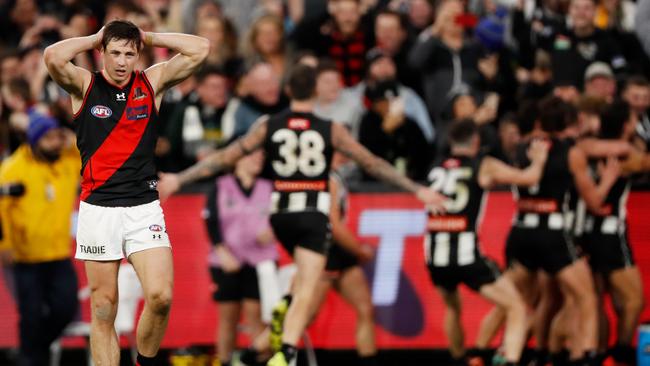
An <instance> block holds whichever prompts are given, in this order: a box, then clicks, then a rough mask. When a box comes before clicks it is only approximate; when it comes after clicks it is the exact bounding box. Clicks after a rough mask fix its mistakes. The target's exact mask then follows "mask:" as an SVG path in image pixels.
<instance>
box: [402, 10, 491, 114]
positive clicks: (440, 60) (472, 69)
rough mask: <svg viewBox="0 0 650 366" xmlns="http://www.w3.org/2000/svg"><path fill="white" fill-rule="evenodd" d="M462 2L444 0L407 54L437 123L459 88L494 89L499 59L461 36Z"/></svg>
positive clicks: (462, 29) (463, 30) (462, 32)
mask: <svg viewBox="0 0 650 366" xmlns="http://www.w3.org/2000/svg"><path fill="white" fill-rule="evenodd" d="M462 14H463V3H462V2H461V1H460V0H444V1H442V2H441V4H440V5H439V8H438V13H437V16H436V22H435V23H434V24H433V26H431V27H430V28H429V29H428V30H427V31H426V32H423V33H422V34H421V36H420V37H419V38H418V40H417V42H416V43H415V45H414V46H413V49H412V50H411V53H410V55H409V61H410V65H411V67H413V68H414V69H416V70H417V71H418V72H419V73H420V75H421V79H422V83H423V89H424V96H425V101H426V104H427V107H428V108H429V112H430V114H431V116H432V118H433V119H434V120H435V121H436V123H437V121H440V120H441V117H442V115H441V114H442V113H443V112H444V111H445V110H447V109H448V108H449V106H450V102H451V99H452V98H453V97H454V96H455V95H456V94H458V93H459V91H462V90H463V89H467V88H471V89H472V90H482V91H484V90H494V88H493V87H491V84H492V83H493V82H495V81H496V80H497V76H498V74H499V67H498V65H499V60H498V57H495V56H493V55H486V54H485V51H484V49H483V47H482V46H481V45H480V44H478V43H476V42H474V41H472V40H469V39H467V38H466V37H465V33H466V32H465V31H466V29H465V28H464V26H463V22H462V21H461V20H462V19H463V18H462V17H461V15H462Z"/></svg>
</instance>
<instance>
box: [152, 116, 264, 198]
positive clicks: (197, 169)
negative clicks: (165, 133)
mask: <svg viewBox="0 0 650 366" xmlns="http://www.w3.org/2000/svg"><path fill="white" fill-rule="evenodd" d="M267 120H268V116H263V117H261V118H260V119H258V120H257V122H255V124H254V125H253V126H252V127H251V129H250V130H249V131H248V133H247V134H246V135H245V136H243V137H242V138H240V139H238V140H237V141H235V142H233V143H231V144H230V145H228V146H226V147H225V148H223V149H220V150H217V151H215V152H213V153H211V154H209V155H208V156H206V157H205V158H203V159H202V160H201V161H199V162H197V163H196V164H194V165H192V166H191V167H189V168H187V169H185V170H183V171H182V172H180V173H178V174H170V173H161V174H160V180H159V181H158V194H159V195H160V199H161V200H165V199H166V198H167V197H169V196H170V195H171V194H173V193H174V192H176V191H178V190H179V189H180V188H181V187H182V186H184V185H186V184H188V183H191V182H194V181H196V180H199V179H202V178H207V177H209V176H211V175H213V174H215V173H217V172H218V171H220V170H222V169H224V168H226V167H229V166H232V165H234V164H235V163H236V162H237V160H239V159H240V158H241V157H242V156H244V155H247V154H250V153H251V152H253V151H255V150H257V149H258V148H260V147H261V146H262V144H263V143H264V139H265V138H266V129H267Z"/></svg>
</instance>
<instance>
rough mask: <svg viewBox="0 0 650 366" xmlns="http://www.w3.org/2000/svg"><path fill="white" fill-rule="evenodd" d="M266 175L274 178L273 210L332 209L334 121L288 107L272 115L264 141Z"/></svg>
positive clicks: (326, 212) (276, 211)
mask: <svg viewBox="0 0 650 366" xmlns="http://www.w3.org/2000/svg"><path fill="white" fill-rule="evenodd" d="M264 149H265V152H266V165H267V166H266V169H265V172H266V174H268V175H269V177H268V178H270V179H271V180H272V181H273V188H274V192H273V194H272V195H271V212H272V213H282V212H303V211H320V212H322V213H324V214H326V215H328V214H329V209H330V193H329V174H330V167H331V160H332V155H333V151H334V148H333V146H332V122H330V121H327V120H324V119H321V118H318V117H316V116H315V115H314V114H312V113H302V112H293V111H291V110H286V111H284V112H281V113H279V114H276V115H274V116H271V117H270V118H269V120H268V122H267V135H266V140H265V142H264Z"/></svg>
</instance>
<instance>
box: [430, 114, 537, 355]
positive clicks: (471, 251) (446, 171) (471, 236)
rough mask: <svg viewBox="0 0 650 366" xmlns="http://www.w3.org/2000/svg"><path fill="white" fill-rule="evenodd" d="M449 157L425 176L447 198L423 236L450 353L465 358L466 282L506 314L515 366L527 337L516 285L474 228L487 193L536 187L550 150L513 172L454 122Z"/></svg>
mask: <svg viewBox="0 0 650 366" xmlns="http://www.w3.org/2000/svg"><path fill="white" fill-rule="evenodd" d="M449 141H450V145H451V155H450V156H449V157H448V158H446V159H444V160H443V161H442V162H441V163H440V164H438V165H436V166H435V167H434V168H433V170H431V172H430V173H429V181H430V183H431V188H432V189H433V190H435V191H438V192H441V193H443V194H444V195H446V196H447V197H449V198H450V202H449V204H448V205H447V211H446V213H445V214H444V215H436V214H435V213H432V214H431V216H430V218H429V222H428V225H427V229H428V231H429V235H428V236H427V237H426V238H425V244H424V245H425V247H424V251H425V256H426V262H427V267H428V269H429V272H430V274H431V279H432V280H433V282H434V284H435V285H436V286H437V287H438V289H439V291H440V294H441V295H442V297H443V299H444V301H445V304H446V306H447V315H446V321H445V322H446V323H445V331H446V332H447V337H448V338H449V341H450V343H451V347H450V350H451V354H452V356H453V357H454V358H456V359H459V358H461V357H462V356H463V354H464V351H463V331H462V327H461V323H460V298H459V296H458V289H457V288H458V285H459V284H460V283H464V284H466V285H467V286H469V287H470V288H471V289H472V290H474V291H477V292H479V293H480V294H481V295H482V296H483V297H484V298H486V299H487V300H489V301H491V302H493V303H495V304H496V305H497V306H499V307H501V308H502V309H503V311H504V312H505V314H506V318H507V320H506V330H505V340H504V345H505V350H504V351H505V358H506V361H507V364H512V365H515V364H517V363H518V362H519V359H520V357H521V352H522V349H523V346H524V339H525V333H526V321H525V315H526V314H525V313H526V310H525V305H524V302H523V300H522V299H521V297H520V296H519V293H518V292H517V290H516V288H515V286H514V284H513V283H512V281H510V279H508V278H507V277H502V276H501V275H500V272H499V270H498V268H497V266H496V264H495V263H494V262H493V261H492V260H490V259H488V258H486V257H485V256H483V254H482V253H481V251H480V248H479V240H478V227H479V225H480V221H481V215H482V213H483V209H484V205H485V198H486V192H485V190H486V189H490V188H491V187H494V186H497V185H503V184H516V185H518V186H522V187H531V186H534V185H536V184H538V182H539V180H540V178H541V176H542V170H543V168H544V163H545V162H546V158H547V153H548V149H547V147H546V144H545V143H544V142H535V143H533V144H532V145H531V147H530V148H529V150H528V156H529V157H530V160H531V163H530V165H529V166H528V167H527V168H526V169H523V170H522V169H516V168H513V167H511V166H509V165H507V164H505V163H503V162H501V161H499V160H497V159H495V158H492V157H488V156H483V155H481V154H480V153H479V148H480V137H479V132H478V128H477V126H476V125H475V124H474V122H473V121H471V120H462V121H459V122H456V123H454V124H453V125H452V126H451V127H450V129H449Z"/></svg>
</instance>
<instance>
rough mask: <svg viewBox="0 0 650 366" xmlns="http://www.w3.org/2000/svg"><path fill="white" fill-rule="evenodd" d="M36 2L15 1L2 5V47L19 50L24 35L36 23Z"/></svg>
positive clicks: (0, 8) (0, 26) (0, 20)
mask: <svg viewBox="0 0 650 366" xmlns="http://www.w3.org/2000/svg"><path fill="white" fill-rule="evenodd" d="M37 17H38V5H37V2H36V1H35V0H15V1H7V2H3V4H2V5H0V45H1V46H5V47H11V48H17V47H18V44H19V43H20V39H21V38H22V36H23V34H24V33H25V32H26V31H27V30H28V29H29V28H31V27H32V26H33V25H34V23H36V18H37Z"/></svg>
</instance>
